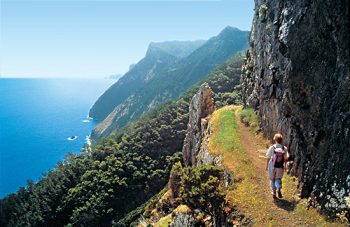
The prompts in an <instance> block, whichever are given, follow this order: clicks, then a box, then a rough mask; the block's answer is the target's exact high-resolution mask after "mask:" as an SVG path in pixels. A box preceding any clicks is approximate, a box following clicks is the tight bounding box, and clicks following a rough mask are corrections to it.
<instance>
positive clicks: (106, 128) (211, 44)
mask: <svg viewBox="0 0 350 227" xmlns="http://www.w3.org/2000/svg"><path fill="white" fill-rule="evenodd" d="M247 34H248V33H247V32H245V31H240V30H239V29H237V28H232V27H227V28H225V29H224V30H223V31H222V32H221V33H220V34H219V35H218V36H216V37H213V38H211V39H210V40H208V41H207V42H206V43H205V44H203V45H202V46H201V47H200V48H198V49H197V50H195V51H194V52H193V53H192V54H190V55H189V56H188V57H186V58H183V59H181V60H180V61H178V62H176V63H175V64H172V65H170V67H168V68H166V69H165V70H164V71H162V73H160V74H158V75H157V76H155V77H154V78H153V79H152V80H151V81H149V83H147V84H146V85H145V86H143V87H142V88H140V89H139V90H138V91H137V92H135V93H134V94H132V95H131V96H129V97H128V98H127V99H126V100H125V101H124V102H122V103H121V104H119V105H118V106H116V108H115V109H114V110H113V111H112V113H111V114H110V115H109V116H108V117H107V118H106V119H105V120H104V121H103V122H102V123H101V124H100V125H98V126H97V127H96V128H95V129H94V131H93V133H92V138H93V140H98V139H100V138H103V137H105V136H107V135H109V134H110V133H112V132H113V131H115V130H117V129H119V128H121V127H122V126H124V125H125V124H126V123H127V122H129V121H134V120H136V119H137V118H139V117H140V116H141V115H142V113H144V112H146V111H147V110H149V109H150V108H152V107H155V106H157V105H158V104H160V103H162V102H164V101H166V100H169V99H176V98H178V97H179V96H180V95H181V94H182V93H183V92H184V91H185V90H186V89H187V88H189V87H190V86H191V85H193V84H194V83H196V82H198V81H199V80H201V79H202V78H203V77H204V76H205V75H207V74H208V73H209V72H210V71H211V70H212V69H214V68H215V67H216V66H218V65H219V64H222V63H223V62H224V61H225V60H226V59H228V58H229V57H230V56H232V55H234V54H235V53H237V52H239V51H242V50H245V48H246V46H247Z"/></svg>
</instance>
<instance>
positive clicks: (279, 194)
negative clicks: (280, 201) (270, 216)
mask: <svg viewBox="0 0 350 227" xmlns="http://www.w3.org/2000/svg"><path fill="white" fill-rule="evenodd" d="M282 197H283V196H282V192H281V190H278V198H282Z"/></svg>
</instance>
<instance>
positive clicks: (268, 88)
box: [241, 0, 350, 213]
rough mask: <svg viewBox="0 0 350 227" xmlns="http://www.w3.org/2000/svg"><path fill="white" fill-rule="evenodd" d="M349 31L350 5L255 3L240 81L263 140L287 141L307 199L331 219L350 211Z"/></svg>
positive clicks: (290, 0) (314, 0)
mask: <svg viewBox="0 0 350 227" xmlns="http://www.w3.org/2000/svg"><path fill="white" fill-rule="evenodd" d="M349 28H350V24H349V2H348V1H347V0H339V1H331V0H322V1H321V0H302V1H294V0H285V1H280V0H270V1H266V0H255V16H254V21H253V26H252V32H251V35H250V46H251V47H250V49H249V50H248V52H247V56H246V60H245V63H244V65H243V69H242V77H241V84H242V92H243V99H244V104H245V106H251V107H253V108H255V109H256V110H257V112H258V115H259V118H260V124H261V128H262V130H263V132H264V134H265V135H266V136H267V137H270V138H272V136H273V134H274V133H275V132H282V133H283V135H284V138H285V143H286V145H287V146H288V148H289V150H290V152H291V155H292V160H293V165H292V173H293V174H295V175H297V176H298V178H299V182H300V184H299V187H300V192H301V196H302V197H308V196H311V198H312V201H313V202H315V205H316V206H317V207H318V208H320V209H321V208H322V209H323V210H326V211H330V212H331V213H334V212H339V211H343V210H347V211H349V208H350V206H349V203H348V204H347V202H346V201H347V198H349V192H350V78H349V77H350V73H349V67H350V65H349V60H350V59H349V48H350V45H349V40H350V37H349Z"/></svg>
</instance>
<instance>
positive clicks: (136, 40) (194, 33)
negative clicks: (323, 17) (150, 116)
mask: <svg viewBox="0 0 350 227" xmlns="http://www.w3.org/2000/svg"><path fill="white" fill-rule="evenodd" d="M0 4H1V66H0V77H1V78H105V77H108V76H109V75H112V74H124V73H125V72H127V71H128V69H129V66H130V65H131V64H135V63H137V62H138V61H139V60H140V59H142V57H144V55H145V53H146V50H147V47H148V45H149V43H151V42H164V41H173V40H179V41H189V40H191V41H192V40H207V39H209V38H210V37H212V36H215V35H217V34H218V33H219V32H220V31H221V30H222V29H224V28H225V27H226V26H232V27H237V28H239V29H241V30H250V27H251V22H252V18H253V8H254V4H253V1H246V0H222V1H220V0H219V1H216V0H200V1H196V0H188V1H187V0H178V1H174V0H164V1H149V0H146V1H142V0H138V1H120V0H107V1H95V0H74V1H67V0H41V1H38V0H27V1H23V0H20V1H18V0H2V1H1V3H0Z"/></svg>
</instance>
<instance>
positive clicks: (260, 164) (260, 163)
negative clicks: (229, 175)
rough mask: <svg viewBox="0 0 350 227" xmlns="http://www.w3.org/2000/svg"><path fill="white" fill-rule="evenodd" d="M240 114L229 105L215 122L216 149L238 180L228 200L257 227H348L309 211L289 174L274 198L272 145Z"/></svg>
mask: <svg viewBox="0 0 350 227" xmlns="http://www.w3.org/2000/svg"><path fill="white" fill-rule="evenodd" d="M240 111H241V108H240V107H236V106H227V107H224V108H223V109H220V110H217V111H216V112H215V113H214V114H213V116H212V120H211V122H212V125H213V134H214V136H213V141H211V143H212V149H214V151H215V150H216V152H217V151H219V150H220V153H221V154H222V156H223V164H224V166H226V168H229V169H230V170H231V171H232V172H233V175H234V178H235V184H234V185H235V186H234V187H233V189H230V191H229V192H228V194H227V198H226V199H227V200H228V201H229V202H232V204H233V205H234V206H235V207H237V209H238V210H239V211H240V212H241V213H242V214H244V215H245V216H246V217H247V218H249V219H251V220H252V221H253V225H254V226H345V225H342V224H340V223H334V222H330V221H327V220H326V218H325V217H324V216H321V215H320V214H319V213H318V212H317V211H316V210H315V209H314V208H308V207H307V201H306V200H305V199H303V200H301V199H299V198H298V197H297V196H296V194H297V191H296V186H297V182H296V179H294V178H293V177H291V176H289V175H287V174H285V176H284V178H283V189H282V192H283V198H282V199H276V200H274V199H273V198H272V196H271V194H270V189H269V179H268V173H267V171H266V169H265V167H266V159H265V158H264V156H265V152H266V149H267V148H268V146H269V145H270V143H269V141H267V140H266V139H264V138H263V137H262V136H260V135H256V134H255V132H253V130H252V129H251V128H250V127H246V126H245V125H244V124H243V123H241V121H240ZM225 132H227V133H226V134H225ZM215 134H217V135H215ZM228 135H230V136H228ZM215 136H216V137H215ZM237 137H238V138H237ZM225 143H226V145H225V146H222V145H223V144H225ZM227 143H232V144H231V146H228V145H227Z"/></svg>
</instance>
